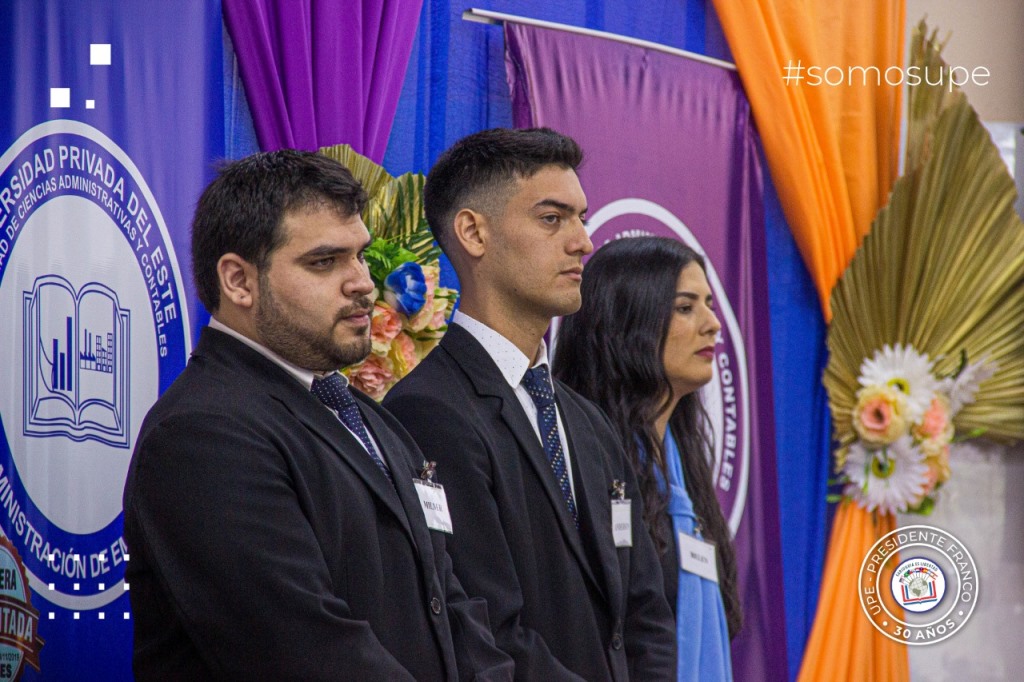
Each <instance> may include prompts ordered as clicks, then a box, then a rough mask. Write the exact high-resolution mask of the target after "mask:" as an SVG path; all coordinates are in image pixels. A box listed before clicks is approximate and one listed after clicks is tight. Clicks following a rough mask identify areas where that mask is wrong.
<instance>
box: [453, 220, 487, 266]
mask: <svg viewBox="0 0 1024 682" xmlns="http://www.w3.org/2000/svg"><path fill="white" fill-rule="evenodd" d="M487 231H488V225H487V217H486V216H484V214H482V213H478V212H476V211H474V210H472V209H469V208H464V209H462V210H461V211H459V212H458V213H456V214H455V218H454V219H453V220H452V236H453V237H455V241H457V242H458V243H459V245H460V246H461V247H462V250H463V251H465V252H466V254H467V255H468V256H470V257H471V258H479V257H480V256H482V255H483V254H484V250H485V245H486V243H487Z"/></svg>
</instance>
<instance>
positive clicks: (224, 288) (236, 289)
mask: <svg viewBox="0 0 1024 682" xmlns="http://www.w3.org/2000/svg"><path fill="white" fill-rule="evenodd" d="M217 278H218V279H219V280H220V295H221V298H222V299H227V300H228V301H231V302H232V303H234V304H235V305H236V306H238V307H239V308H251V307H252V306H253V304H254V303H255V297H256V296H258V295H259V272H257V270H256V266H255V265H253V264H252V263H250V262H249V261H247V260H245V259H244V258H242V257H241V256H239V255H238V254H237V253H225V254H224V255H223V256H221V257H220V260H218V261H217ZM222 304H223V301H222Z"/></svg>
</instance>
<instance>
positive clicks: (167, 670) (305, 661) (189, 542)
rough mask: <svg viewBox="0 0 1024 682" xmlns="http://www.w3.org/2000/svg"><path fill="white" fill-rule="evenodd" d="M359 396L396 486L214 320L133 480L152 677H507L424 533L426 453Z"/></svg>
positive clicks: (128, 515) (139, 632)
mask: <svg viewBox="0 0 1024 682" xmlns="http://www.w3.org/2000/svg"><path fill="white" fill-rule="evenodd" d="M356 397H357V399H358V401H359V406H360V410H361V412H362V414H363V419H364V420H365V422H366V424H367V427H368V428H369V430H370V431H371V432H372V434H373V436H374V437H375V438H376V440H377V442H378V443H379V444H380V447H381V450H382V451H383V455H384V457H385V459H386V461H387V462H388V464H389V466H390V468H391V471H392V473H393V475H394V479H395V484H396V486H397V490H396V487H395V486H392V485H391V483H389V482H388V481H387V478H386V477H385V476H384V475H383V474H382V472H381V471H380V470H379V469H378V468H377V466H376V465H375V464H374V462H373V460H372V459H371V458H370V456H369V455H368V454H367V453H366V451H365V450H364V449H363V448H362V446H361V445H360V444H359V442H358V441H357V440H356V439H355V438H354V437H353V436H352V435H351V434H350V433H349V431H348V430H347V429H345V428H344V426H342V425H341V423H340V422H339V421H338V419H337V418H336V417H335V415H334V414H333V413H332V412H331V411H330V410H328V409H327V408H326V407H324V406H323V405H322V404H320V402H319V401H317V399H316V398H315V397H314V396H313V395H312V394H311V393H310V392H309V391H308V390H306V389H305V387H303V386H302V385H301V384H300V383H299V382H298V381H296V380H295V378H294V377H292V376H290V375H289V374H288V373H287V372H285V371H284V370H283V369H282V368H281V367H279V366H278V365H276V364H275V363H273V362H271V361H270V360H268V359H267V358H265V357H263V356H262V355H261V354H260V353H258V352H256V351H255V350H253V349H251V348H249V347H248V346H246V345H245V344H243V343H241V342H239V341H238V340H236V339H234V338H232V337H230V336H229V335H227V334H223V333H221V332H218V331H216V330H213V329H209V328H207V329H204V330H203V332H202V337H201V339H200V341H199V344H198V345H197V347H196V349H195V351H194V353H193V354H192V358H191V360H190V361H189V364H188V367H187V368H186V369H185V371H184V372H183V373H182V374H181V376H180V377H179V378H178V379H177V380H176V381H175V382H174V384H173V385H172V386H171V387H170V388H169V389H168V391H167V392H166V393H165V394H164V395H163V396H162V397H161V398H160V399H159V400H158V401H157V402H156V404H155V405H154V406H153V409H152V410H151V411H150V413H149V415H148V416H147V417H146V420H145V421H144V423H143V425H142V430H141V432H140V434H139V438H138V444H137V446H136V448H135V453H134V455H133V457H132V463H131V467H130V469H129V472H128V479H127V483H126V486H125V492H124V509H125V540H126V542H127V544H128V548H129V551H130V558H131V560H130V561H129V563H128V568H127V572H126V578H127V580H128V582H129V584H130V593H129V594H130V597H131V603H132V611H133V613H134V624H135V649H134V667H135V673H136V676H137V677H138V679H140V680H144V679H165V680H176V681H177V680H192V679H204V680H206V679H218V680H220V679H244V680H279V679H294V680H328V679H330V680H342V679H350V680H411V679H419V680H455V679H458V678H459V677H461V678H462V679H473V678H474V676H477V679H510V678H511V676H512V673H511V661H509V660H508V657H507V656H505V655H504V654H503V653H501V652H500V651H499V650H498V649H497V648H496V647H495V646H494V642H493V638H492V636H491V634H490V632H489V628H488V623H487V613H486V606H485V604H484V603H483V601H482V600H476V599H474V600H470V599H468V598H467V597H466V595H465V593H464V592H463V591H462V588H461V586H460V585H459V583H458V581H457V580H456V579H455V578H454V576H453V575H452V573H451V562H450V559H449V557H448V555H447V553H446V552H445V539H444V534H443V533H438V532H434V531H430V530H428V529H427V526H426V523H425V521H424V517H423V512H422V510H421V508H420V504H419V500H418V497H417V495H416V493H415V491H414V489H413V484H412V479H413V477H414V476H415V475H416V473H417V471H418V470H419V467H420V466H421V465H422V461H423V456H422V455H421V454H420V452H419V450H418V449H417V448H416V445H415V443H414V442H413V441H412V440H411V438H410V437H409V435H408V434H407V433H406V432H405V431H404V430H403V429H402V427H401V426H400V425H399V423H398V422H397V421H395V419H394V418H393V417H392V416H391V415H390V414H388V413H387V412H386V411H384V410H383V409H381V408H380V407H379V406H377V405H376V404H375V403H374V402H373V401H372V400H370V399H369V398H366V397H365V396H363V395H362V394H359V393H358V392H356Z"/></svg>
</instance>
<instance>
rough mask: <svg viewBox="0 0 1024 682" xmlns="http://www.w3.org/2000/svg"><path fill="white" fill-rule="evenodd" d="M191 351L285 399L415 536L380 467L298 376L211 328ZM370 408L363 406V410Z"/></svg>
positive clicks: (287, 406)
mask: <svg viewBox="0 0 1024 682" xmlns="http://www.w3.org/2000/svg"><path fill="white" fill-rule="evenodd" d="M193 355H195V356H197V357H201V358H204V359H205V360H206V361H207V362H210V363H214V364H217V365H220V366H221V367H223V368H224V369H225V371H226V372H228V375H229V376H237V377H239V378H240V380H243V381H245V382H246V384H247V385H246V386H245V387H244V389H240V390H253V391H260V392H265V393H267V394H268V395H270V396H271V397H272V398H274V399H275V400H278V401H279V402H281V404H282V405H284V407H285V409H287V410H288V411H289V412H291V413H292V414H293V415H295V418H296V419H298V420H299V422H301V423H302V424H303V425H305V427H306V428H308V429H309V430H310V431H312V432H313V433H315V434H316V435H318V436H319V437H320V438H321V439H322V440H323V441H324V443H326V444H327V446H328V447H330V449H331V450H333V451H334V452H335V453H337V455H338V457H340V458H341V459H342V460H343V461H345V462H346V463H348V465H349V466H350V467H351V468H352V469H354V470H355V472H356V474H358V475H359V477H360V478H362V479H363V481H364V482H365V483H366V487H367V488H368V489H369V490H370V491H371V492H372V493H373V494H374V495H376V496H377V497H379V498H381V500H382V501H383V502H384V504H385V506H386V507H387V508H388V509H390V510H391V512H392V513H394V515H395V516H396V517H397V518H398V520H399V521H400V522H401V524H402V526H403V527H404V528H405V530H406V532H407V533H408V534H409V536H410V537H412V536H413V534H412V531H411V530H410V528H409V519H408V517H407V516H406V511H405V509H403V505H402V503H401V501H400V500H399V498H398V494H397V493H396V491H395V488H394V487H393V486H392V485H391V484H390V483H389V482H388V480H387V477H385V476H384V475H383V474H382V473H381V471H380V469H378V468H377V465H376V464H375V463H374V461H373V459H372V458H371V457H370V455H369V454H367V452H366V450H365V449H363V446H362V444H361V443H360V442H359V441H358V440H357V439H356V437H355V436H353V435H352V434H351V433H349V431H348V429H346V428H345V427H344V426H342V424H341V422H340V421H339V420H338V418H337V417H336V416H335V415H334V413H333V412H331V411H330V410H329V409H327V408H326V407H324V405H323V404H321V403H320V401H318V400H317V399H316V398H315V397H314V396H313V394H312V393H310V392H309V391H308V390H306V389H305V388H304V387H303V386H302V385H301V384H300V383H299V382H298V381H296V380H295V378H294V377H292V376H290V375H289V374H288V373H287V372H286V371H285V370H284V369H282V368H281V367H280V366H278V365H277V364H275V363H274V362H272V361H271V360H269V359H268V358H266V357H264V356H263V355H261V354H260V353H259V352H258V351H256V350H254V349H252V348H250V347H249V346H247V345H245V344H244V343H242V342H241V341H239V340H237V339H234V338H232V337H231V336H229V335H228V334H225V333H223V332H220V331H217V330H216V329H211V328H209V327H206V328H204V329H203V330H202V333H201V336H200V339H199V343H198V344H196V348H195V350H194V351H193ZM367 411H368V410H365V409H364V410H363V412H364V413H365V412H367ZM374 416H376V415H374ZM387 431H388V430H387V429H386V428H380V427H379V428H377V429H376V432H375V435H376V434H381V433H386V432H387ZM377 442H378V443H379V444H380V445H381V447H382V448H385V449H386V448H387V446H386V445H384V444H383V443H382V442H381V440H379V439H378V441H377ZM403 471H404V470H403ZM403 475H404V473H403ZM420 513H422V512H420Z"/></svg>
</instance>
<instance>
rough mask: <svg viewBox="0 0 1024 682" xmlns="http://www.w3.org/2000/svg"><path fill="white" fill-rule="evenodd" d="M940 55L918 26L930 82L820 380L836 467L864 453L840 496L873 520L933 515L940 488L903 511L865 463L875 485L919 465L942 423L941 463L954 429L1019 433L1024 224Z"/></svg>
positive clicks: (1023, 402)
mask: <svg viewBox="0 0 1024 682" xmlns="http://www.w3.org/2000/svg"><path fill="white" fill-rule="evenodd" d="M942 47H943V46H942V45H941V44H939V43H938V42H937V40H936V36H935V33H934V32H933V33H932V34H931V35H927V28H926V26H925V24H924V22H923V21H922V22H921V23H920V24H919V25H918V26H917V28H916V30H915V35H914V38H913V40H912V45H911V64H912V65H913V66H912V67H911V69H913V68H914V67H916V71H917V73H918V74H921V75H927V78H922V84H921V85H917V86H912V87H910V95H909V123H908V133H907V150H906V160H905V169H904V175H903V176H902V177H901V178H900V179H899V180H898V181H897V182H896V184H895V185H894V187H893V191H892V194H891V196H890V200H889V204H888V206H886V207H885V208H883V209H882V210H881V211H880V212H879V214H878V216H877V217H876V218H875V221H874V223H873V224H872V227H871V231H870V233H869V234H868V235H867V237H866V238H865V239H864V242H863V244H862V245H861V246H860V248H859V249H858V250H857V252H856V254H855V255H854V257H853V260H852V261H851V263H850V265H849V267H848V268H847V270H846V272H845V273H844V274H843V276H842V278H841V279H840V280H839V282H838V284H837V285H836V287H835V288H834V289H833V291H832V299H831V302H832V310H833V312H834V318H833V321H832V324H831V327H830V329H829V334H828V347H829V351H830V359H829V363H828V366H827V368H826V370H825V374H824V379H823V380H824V384H825V387H826V388H827V389H828V393H829V404H830V407H831V410H832V417H833V425H834V435H835V439H836V440H837V441H838V443H839V446H840V448H839V450H838V452H837V460H838V464H839V467H840V468H842V467H843V465H844V462H845V461H846V457H847V456H848V455H849V456H851V457H852V456H853V455H854V454H855V452H857V449H858V448H860V451H859V454H860V462H859V464H860V465H863V466H864V467H865V471H866V474H865V478H857V477H856V476H855V477H854V479H855V480H854V482H853V483H854V484H855V485H851V486H847V489H846V491H845V492H846V494H847V495H851V496H852V497H853V498H854V499H855V500H857V501H858V502H859V503H860V504H861V505H862V506H865V508H867V509H868V510H869V511H873V510H874V509H875V508H880V509H881V510H882V511H899V512H903V511H908V510H909V511H922V512H925V513H927V511H929V510H930V508H931V507H930V505H928V506H927V508H924V509H922V508H915V504H918V505H920V502H921V501H922V498H924V497H927V496H928V495H929V489H928V483H930V485H931V486H932V489H934V487H935V484H936V481H935V480H934V479H935V477H936V476H938V481H937V483H938V484H939V485H941V483H942V482H943V480H944V479H943V476H942V472H941V471H933V472H932V474H933V475H932V480H930V482H926V485H925V488H924V489H923V490H918V489H915V492H914V494H912V495H909V494H908V495H905V497H906V498H908V499H904V500H903V501H904V502H908V500H909V502H908V503H907V504H903V505H900V504H897V503H898V502H899V499H889V500H888V503H886V502H885V501H884V499H883V498H884V496H883V497H879V496H878V495H875V496H872V495H870V494H868V493H869V490H868V488H869V485H870V483H871V481H870V480H868V479H870V478H871V471H872V469H871V467H872V461H873V462H874V467H875V468H874V470H873V471H874V473H875V474H878V473H879V472H881V473H882V474H883V478H884V475H885V474H886V473H887V472H891V469H887V467H888V466H890V465H891V464H892V463H893V461H895V460H896V459H898V457H895V456H893V457H890V455H893V452H892V451H894V450H899V449H900V447H904V448H918V449H920V450H924V451H925V452H924V454H923V455H922V456H921V457H920V458H918V459H917V463H918V464H926V463H927V462H926V461H925V460H927V459H928V457H930V456H931V454H932V453H929V452H928V449H927V447H926V446H927V445H928V443H929V442H930V441H929V438H931V437H932V436H935V435H936V434H934V433H930V432H928V433H924V432H922V430H921V428H922V425H923V424H925V422H926V420H927V419H929V418H930V417H935V421H934V422H932V423H931V426H932V427H937V426H942V425H943V424H944V423H945V422H943V421H942V418H945V419H946V420H947V421H948V424H946V437H945V444H946V446H947V447H946V456H947V457H948V443H949V442H950V440H951V439H952V438H953V432H954V429H955V432H956V433H957V434H958V435H959V437H961V438H963V437H972V436H977V435H984V436H985V437H987V438H992V439H995V440H1000V441H1011V440H1017V439H1021V438H1024V223H1022V222H1021V219H1020V218H1019V217H1018V216H1017V215H1016V213H1015V212H1014V209H1013V204H1014V199H1015V196H1016V191H1015V188H1014V184H1013V180H1012V179H1011V177H1010V175H1009V173H1008V171H1007V168H1006V166H1005V164H1004V162H1003V160H1002V159H1001V158H1000V155H999V152H998V150H997V148H996V147H995V145H994V144H993V143H992V140H991V139H990V136H989V134H988V132H987V131H986V130H985V128H984V127H983V126H982V125H981V123H980V122H979V120H978V116H977V114H976V113H975V111H974V110H973V109H972V108H971V106H970V104H969V103H968V102H967V98H966V97H965V96H964V94H963V93H962V92H960V91H959V89H953V90H952V92H951V91H950V88H949V85H948V77H949V71H948V67H947V65H946V64H945V63H944V62H943V61H942V58H941V56H940V52H941V49H942ZM926 70H927V71H926ZM940 71H941V72H942V73H943V74H944V75H945V76H946V78H942V79H939V78H938V74H939V73H940ZM908 73H912V71H911V70H908ZM936 80H941V84H940V85H935V86H933V85H929V84H928V83H930V82H933V81H936ZM908 359H909V360H915V359H916V361H917V374H916V375H915V374H914V372H915V370H914V369H913V368H908V367H906V366H904V367H903V368H902V370H904V371H903V373H902V374H901V368H900V363H901V362H903V363H904V364H905V365H913V364H914V363H913V362H908ZM922 369H923V370H924V371H922ZM915 381H916V382H917V383H918V384H919V385H918V386H917V387H915V386H913V385H911V384H913V383H914V382H915ZM920 384H927V385H928V388H929V389H930V390H931V391H932V394H931V396H934V400H935V401H938V402H937V403H936V402H934V401H933V400H932V397H931V396H930V395H927V394H926V395H925V402H924V403H921V402H920V400H919V398H920V396H918V402H917V404H915V397H914V395H913V392H914V389H915V388H921V386H920ZM874 389H877V391H875V392H874V393H871V391H873V390H874ZM890 389H891V390H890ZM886 390H890V393H889V394H885V391H886ZM893 391H894V392H893ZM869 394H870V395H869ZM887 396H888V397H887ZM890 398H891V399H890ZM872 400H873V402H872ZM932 408H934V409H932ZM872 410H874V411H872ZM901 410H902V413H901ZM923 410H924V411H923ZM943 410H944V412H943ZM925 411H927V412H925ZM900 420H902V421H900ZM883 426H888V427H892V428H890V429H889V430H888V431H885V429H882V428H881V427H883ZM901 426H905V429H904V431H903V433H902V436H903V438H904V440H903V441H902V443H903V445H900V442H901V441H898V440H897V438H896V437H897V436H898V435H901V434H899V433H898V432H899V430H900V427H901ZM873 428H874V429H875V431H872V429H873ZM915 429H918V430H915ZM932 444H933V445H934V443H932ZM879 453H882V454H879ZM872 458H874V459H873V460H872ZM880 458H881V459H880ZM883 460H884V461H883ZM890 460H892V461H890ZM846 468H847V470H849V469H850V467H846ZM933 469H934V467H933ZM948 475H949V470H948V464H946V465H945V477H947V478H948ZM847 480H849V479H847ZM857 486H860V487H861V492H862V493H864V494H863V495H858V491H857V490H856V488H857ZM876 492H877V491H876ZM880 501H882V503H880ZM865 502H868V504H865ZM889 503H891V504H889ZM901 507H902V508H901Z"/></svg>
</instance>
